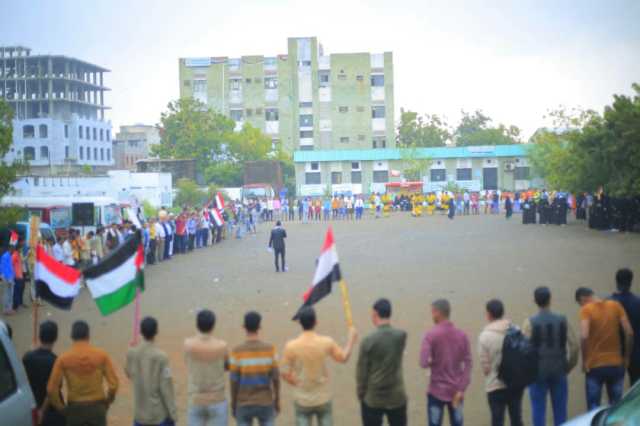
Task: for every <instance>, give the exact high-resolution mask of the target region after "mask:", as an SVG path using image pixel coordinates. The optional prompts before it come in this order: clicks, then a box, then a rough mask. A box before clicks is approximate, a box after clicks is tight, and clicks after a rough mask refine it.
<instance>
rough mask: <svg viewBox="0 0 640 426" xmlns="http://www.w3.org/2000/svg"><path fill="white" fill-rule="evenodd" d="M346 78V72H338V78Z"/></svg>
mask: <svg viewBox="0 0 640 426" xmlns="http://www.w3.org/2000/svg"><path fill="white" fill-rule="evenodd" d="M346 79H347V75H346V74H343V73H340V74H338V80H346Z"/></svg>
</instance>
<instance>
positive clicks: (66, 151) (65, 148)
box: [64, 145, 69, 160]
mask: <svg viewBox="0 0 640 426" xmlns="http://www.w3.org/2000/svg"><path fill="white" fill-rule="evenodd" d="M64 158H65V160H66V159H68V158H69V145H67V146H65V147H64Z"/></svg>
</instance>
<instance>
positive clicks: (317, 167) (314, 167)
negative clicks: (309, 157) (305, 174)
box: [309, 163, 320, 172]
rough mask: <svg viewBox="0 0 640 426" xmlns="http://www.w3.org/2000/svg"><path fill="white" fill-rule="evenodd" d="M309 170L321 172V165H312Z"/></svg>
mask: <svg viewBox="0 0 640 426" xmlns="http://www.w3.org/2000/svg"><path fill="white" fill-rule="evenodd" d="M309 169H310V170H313V171H314V172H315V171H319V170H320V163H311V164H309Z"/></svg>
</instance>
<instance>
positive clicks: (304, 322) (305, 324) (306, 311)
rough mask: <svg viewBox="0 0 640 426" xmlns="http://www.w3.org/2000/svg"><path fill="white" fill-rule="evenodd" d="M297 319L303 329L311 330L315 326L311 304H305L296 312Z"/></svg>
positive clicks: (314, 313) (314, 315) (313, 310)
mask: <svg viewBox="0 0 640 426" xmlns="http://www.w3.org/2000/svg"><path fill="white" fill-rule="evenodd" d="M298 320H299V321H300V325H301V326H302V329H303V330H313V327H315V326H316V311H315V309H313V308H312V307H311V306H305V307H303V308H301V309H300V312H299V313H298Z"/></svg>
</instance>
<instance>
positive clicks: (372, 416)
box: [361, 402, 407, 426]
mask: <svg viewBox="0 0 640 426" xmlns="http://www.w3.org/2000/svg"><path fill="white" fill-rule="evenodd" d="M361 414H362V424H363V426H382V420H383V419H384V417H385V416H386V417H387V422H389V426H406V425H407V406H406V404H405V405H403V406H402V407H398V408H394V409H390V410H388V409H384V408H373V407H369V406H367V404H365V403H364V402H362V403H361Z"/></svg>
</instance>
